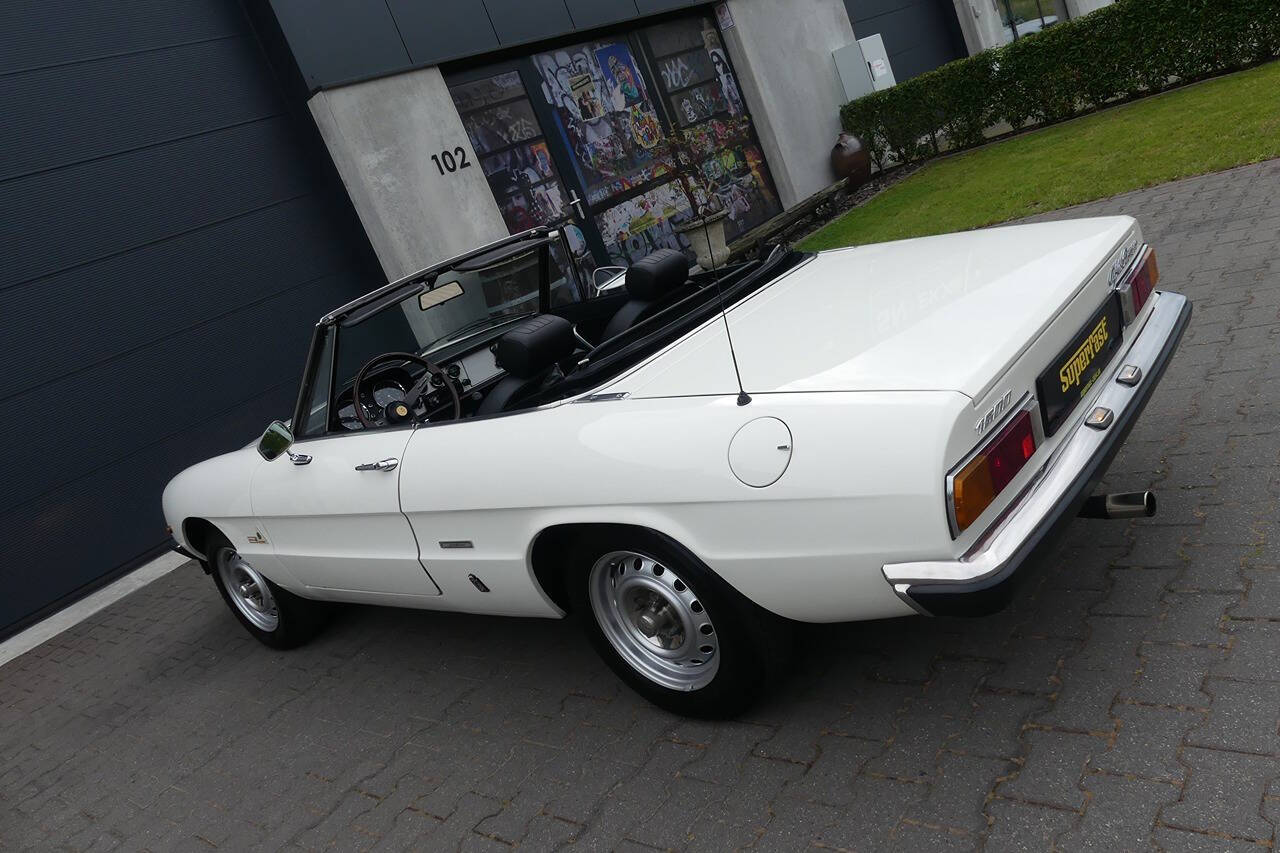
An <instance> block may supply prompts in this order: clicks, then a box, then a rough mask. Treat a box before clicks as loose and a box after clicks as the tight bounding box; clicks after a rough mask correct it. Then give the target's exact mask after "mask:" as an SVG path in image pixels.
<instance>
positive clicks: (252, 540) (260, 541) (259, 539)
mask: <svg viewBox="0 0 1280 853" xmlns="http://www.w3.org/2000/svg"><path fill="white" fill-rule="evenodd" d="M249 544H251V545H266V544H267V537H265V536H263V535H262V534H261V533H259V532H258V531H257V530H255V531H253V535H252V536H250V537H249Z"/></svg>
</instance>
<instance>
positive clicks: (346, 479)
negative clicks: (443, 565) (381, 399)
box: [251, 428, 440, 604]
mask: <svg viewBox="0 0 1280 853" xmlns="http://www.w3.org/2000/svg"><path fill="white" fill-rule="evenodd" d="M412 434H413V430H412V429H409V428H401V429H396V428H390V429H381V430H369V431H366V432H357V433H351V434H349V435H328V436H325V437H320V438H314V439H300V440H298V441H295V442H294V444H293V446H292V447H291V448H290V450H291V452H292V454H293V455H292V456H280V457H279V458H277V459H275V460H273V461H271V462H268V463H266V464H264V465H261V466H259V467H258V470H257V472H256V473H255V474H254V477H253V484H252V487H251V491H252V499H253V513H254V516H255V517H256V518H257V519H258V521H259V522H260V523H261V524H262V530H263V533H264V534H265V536H266V537H267V539H268V540H269V542H270V544H271V546H272V548H273V549H274V552H275V554H276V556H277V557H278V558H279V559H280V561H281V562H282V563H284V565H285V568H286V569H287V570H288V571H289V572H290V573H291V574H292V575H293V576H294V577H295V578H297V579H298V580H299V581H301V582H302V583H304V584H305V585H306V586H308V587H311V588H313V589H315V590H318V591H326V592H328V593H330V594H332V595H333V596H334V597H342V593H364V594H370V595H365V596H363V597H364V598H366V599H369V598H370V597H371V596H372V597H373V598H374V599H376V598H377V597H385V598H386V599H387V600H388V601H389V602H394V601H397V600H401V599H403V598H404V597H405V596H437V595H439V594H440V590H439V588H438V587H437V586H436V585H435V583H434V582H433V581H432V579H431V576H430V575H428V574H427V572H426V571H425V570H424V569H423V567H422V564H421V563H420V562H419V560H418V543H417V540H416V539H414V535H413V530H412V529H411V528H410V526H409V520H408V519H407V518H406V517H405V515H404V513H402V512H401V511H400V492H399V481H400V472H401V463H402V462H403V457H404V453H405V449H406V447H407V445H408V443H409V438H410V436H411V435H412ZM402 603H405V604H410V603H412V602H411V601H408V600H405V601H402Z"/></svg>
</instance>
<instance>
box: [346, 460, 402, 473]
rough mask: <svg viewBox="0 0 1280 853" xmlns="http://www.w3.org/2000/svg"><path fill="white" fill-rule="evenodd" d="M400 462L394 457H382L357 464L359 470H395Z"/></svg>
mask: <svg viewBox="0 0 1280 853" xmlns="http://www.w3.org/2000/svg"><path fill="white" fill-rule="evenodd" d="M399 464H400V460H399V459H396V458H395V457H392V458H390V459H382V460H379V461H377V462H366V463H364V464H363V465H357V466H356V470H357V471H394V470H395V469H396V466H397V465H399Z"/></svg>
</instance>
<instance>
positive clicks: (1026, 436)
mask: <svg viewBox="0 0 1280 853" xmlns="http://www.w3.org/2000/svg"><path fill="white" fill-rule="evenodd" d="M1035 452H1036V436H1035V432H1034V431H1033V430H1032V428H1031V413H1030V412H1022V413H1021V414H1019V415H1018V416H1017V417H1015V418H1014V419H1013V421H1012V422H1011V423H1010V424H1009V425H1008V426H1006V427H1005V428H1004V429H1002V430H1000V433H999V434H998V435H997V436H996V437H995V438H993V439H991V441H989V442H987V444H986V446H984V447H983V448H982V449H981V450H979V451H978V454H977V455H976V456H974V457H973V459H972V460H971V461H970V462H969V463H968V464H967V465H965V466H964V467H963V468H961V469H960V471H959V472H958V473H957V474H956V475H955V476H954V477H952V478H951V500H952V507H953V509H954V510H955V521H956V533H957V534H959V533H960V532H961V531H962V530H964V529H965V528H966V527H968V526H969V525H970V524H973V523H974V522H975V521H977V520H978V516H980V515H982V512H983V510H985V509H986V508H987V507H989V506H991V502H992V501H994V500H995V499H996V496H997V495H999V494H1000V493H1001V492H1002V491H1004V488H1005V486H1008V485H1009V483H1011V482H1013V478H1014V477H1016V476H1018V472H1019V471H1021V470H1022V468H1023V466H1025V465H1026V464H1027V460H1028V459H1030V458H1031V456H1032V455H1033V454H1034V453H1035Z"/></svg>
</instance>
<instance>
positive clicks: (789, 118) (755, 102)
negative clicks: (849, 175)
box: [724, 0, 854, 207]
mask: <svg viewBox="0 0 1280 853" xmlns="http://www.w3.org/2000/svg"><path fill="white" fill-rule="evenodd" d="M728 6H729V12H730V14H731V15H732V16H733V21H734V26H732V27H729V28H728V29H726V30H725V31H724V39H725V43H726V46H727V47H728V49H729V55H730V57H731V58H732V60H733V64H734V67H735V68H736V70H737V72H738V83H739V85H740V86H741V88H742V95H743V98H745V99H746V102H747V108H748V109H749V110H750V112H751V116H752V118H753V119H754V120H755V124H756V131H757V133H759V135H760V144H761V145H762V146H763V147H764V153H765V157H766V158H767V159H768V161H769V169H770V170H771V171H772V172H773V180H774V183H776V184H777V187H778V193H779V195H780V196H781V197H782V203H783V205H784V206H786V207H791V206H792V205H794V204H796V203H797V202H800V201H803V200H804V199H805V198H808V197H809V196H811V195H813V194H814V193H815V192H817V191H818V190H821V189H823V188H824V187H827V186H829V185H830V184H831V183H832V182H834V181H835V175H834V174H832V172H831V164H830V156H831V146H832V145H834V144H835V141H836V136H837V134H839V133H840V115H839V111H840V104H841V102H842V101H843V100H844V94H843V90H842V89H841V86H840V79H839V77H838V76H837V75H836V65H835V60H833V59H832V58H831V52H832V51H833V50H835V49H836V48H838V47H843V46H844V45H846V44H849V43H850V42H852V41H854V36H853V27H852V25H850V23H849V14H848V12H846V11H845V5H844V2H843V0H788V2H787V3H786V4H785V9H784V8H783V5H782V4H779V3H778V2H777V0H728Z"/></svg>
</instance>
